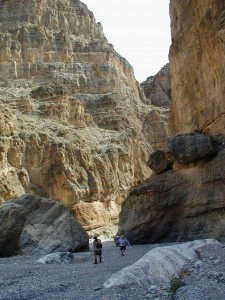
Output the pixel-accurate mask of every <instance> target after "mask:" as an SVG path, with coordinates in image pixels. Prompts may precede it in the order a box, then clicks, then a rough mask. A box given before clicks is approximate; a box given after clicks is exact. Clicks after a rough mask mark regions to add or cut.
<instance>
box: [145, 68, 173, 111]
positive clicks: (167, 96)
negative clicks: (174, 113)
mask: <svg viewBox="0 0 225 300" xmlns="http://www.w3.org/2000/svg"><path fill="white" fill-rule="evenodd" d="M141 87H142V88H143V90H144V93H145V96H146V99H147V102H148V103H149V104H152V105H155V106H158V107H167V108H170V106H171V73H170V65H169V64H166V65H165V66H164V67H163V68H162V69H161V70H160V71H159V72H158V73H157V74H156V75H155V76H150V77H148V78H147V79H146V80H145V81H144V82H142V83H141Z"/></svg>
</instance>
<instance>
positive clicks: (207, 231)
mask: <svg viewBox="0 0 225 300" xmlns="http://www.w3.org/2000/svg"><path fill="white" fill-rule="evenodd" d="M224 163H225V151H220V152H219V153H218V155H217V156H216V157H214V158H212V159H211V160H208V161H207V162H204V163H203V162H202V161H199V162H196V163H195V164H190V165H189V166H187V167H186V168H180V169H177V170H169V171H167V172H164V173H161V174H158V175H154V176H152V177H150V178H148V179H147V180H146V181H144V182H143V183H142V184H141V185H139V186H137V187H135V188H134V189H133V190H132V191H131V193H130V195H129V197H127V198H126V199H125V201H124V202H123V204H122V210H121V213H120V216H119V231H118V234H121V233H123V234H126V236H127V237H128V239H129V241H130V242H131V243H133V244H142V243H152V242H174V241H188V240H189V241H190V240H194V239H200V238H208V237H211V236H212V234H213V233H212V231H213V230H214V229H215V228H216V226H217V224H218V223H219V222H220V221H221V220H224V219H225V203H224V194H225V184H224V182H225V181H224V180H225V167H224V166H225V164H224ZM224 236H225V234H224V233H223V235H222V236H221V238H222V237H224Z"/></svg>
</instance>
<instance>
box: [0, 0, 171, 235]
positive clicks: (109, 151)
mask: <svg viewBox="0 0 225 300" xmlns="http://www.w3.org/2000/svg"><path fill="white" fill-rule="evenodd" d="M0 28H1V33H0V116H1V118H0V183H1V184H0V203H4V202H5V201H7V200H9V199H11V198H14V197H18V196H21V195H23V194H25V193H34V194H36V195H39V196H42V197H46V198H49V199H54V200H57V201H59V202H62V203H64V204H65V205H66V206H67V207H69V208H70V209H71V210H72V212H73V213H74V216H75V218H76V219H77V220H78V221H80V222H81V224H82V225H83V226H84V228H85V229H86V230H88V232H89V236H92V235H95V234H102V235H103V236H104V235H105V236H111V235H113V234H114V233H115V232H116V230H117V224H118V214H119V212H120V209H121V203H122V202H123V199H124V198H125V197H126V196H127V195H128V191H129V190H130V188H131V187H132V186H136V185H138V184H140V183H141V182H142V181H143V180H144V179H146V178H147V177H149V175H150V174H151V172H152V171H151V170H150V168H149V167H148V165H147V161H148V157H149V153H151V152H152V151H153V150H154V149H157V148H158V147H159V143H158V142H157V140H158V135H157V134H155V132H162V133H161V134H160V138H161V142H160V145H162V143H164V139H165V135H167V122H168V117H167V116H165V111H164V108H160V107H155V106H153V105H149V104H148V103H147V101H146V98H145V95H144V93H143V90H142V89H141V87H140V85H139V83H138V82H137V81H136V79H135V77H134V75H133V69H132V67H131V66H130V64H129V63H128V62H127V61H126V59H125V58H123V57H121V56H120V55H119V54H118V53H117V52H116V51H115V50H114V48H113V45H111V44H110V43H108V41H107V39H106V37H105V36H104V33H103V28H102V25H101V24H100V23H96V21H95V18H94V15H93V13H92V12H90V11H89V10H88V8H87V6H86V5H85V4H83V3H82V2H81V1H78V0H38V1H37V0H35V1H34V0H26V1H15V0H14V1H13V0H12V1H3V0H0ZM161 117H162V122H161V123H160V122H158V121H159V120H161ZM161 127H162V128H163V129H162V130H161ZM164 134H165V135H164Z"/></svg>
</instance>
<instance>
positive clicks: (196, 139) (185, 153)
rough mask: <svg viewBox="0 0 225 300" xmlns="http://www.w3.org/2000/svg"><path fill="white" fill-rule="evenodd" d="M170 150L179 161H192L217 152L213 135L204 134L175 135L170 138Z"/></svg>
mask: <svg viewBox="0 0 225 300" xmlns="http://www.w3.org/2000/svg"><path fill="white" fill-rule="evenodd" d="M170 146H171V151H172V152H173V155H174V157H175V159H176V160H177V161H179V162H180V163H184V164H185V163H192V162H195V161H197V160H200V159H203V158H209V157H212V156H213V155H215V154H216V153H217V152H218V150H219V149H218V147H217V144H215V142H214V139H213V137H211V136H208V135H205V134H193V135H177V136H175V137H173V138H171V139H170Z"/></svg>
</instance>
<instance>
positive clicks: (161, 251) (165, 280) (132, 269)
mask: <svg viewBox="0 0 225 300" xmlns="http://www.w3.org/2000/svg"><path fill="white" fill-rule="evenodd" d="M205 245H215V246H217V245H221V244H220V243H218V242H217V241H216V240H211V239H208V240H196V241H193V242H188V243H183V244H179V245H172V246H164V247H157V248H154V249H152V250H151V251H149V252H148V253H146V254H145V255H144V256H143V257H142V258H141V259H139V260H138V261H137V262H136V263H134V264H133V265H130V266H128V267H126V268H123V269H122V270H120V271H119V272H117V273H115V274H113V275H112V276H111V277H110V278H109V279H107V280H106V282H105V283H104V287H106V288H110V287H116V286H121V285H129V284H130V285H131V284H139V285H145V286H148V287H149V285H150V284H154V285H155V284H156V285H159V286H165V285H169V284H170V280H171V278H172V277H173V276H179V273H180V271H181V269H182V267H184V265H185V264H186V263H188V262H190V261H194V260H197V259H198V256H197V252H198V249H199V248H201V247H202V246H205Z"/></svg>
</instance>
